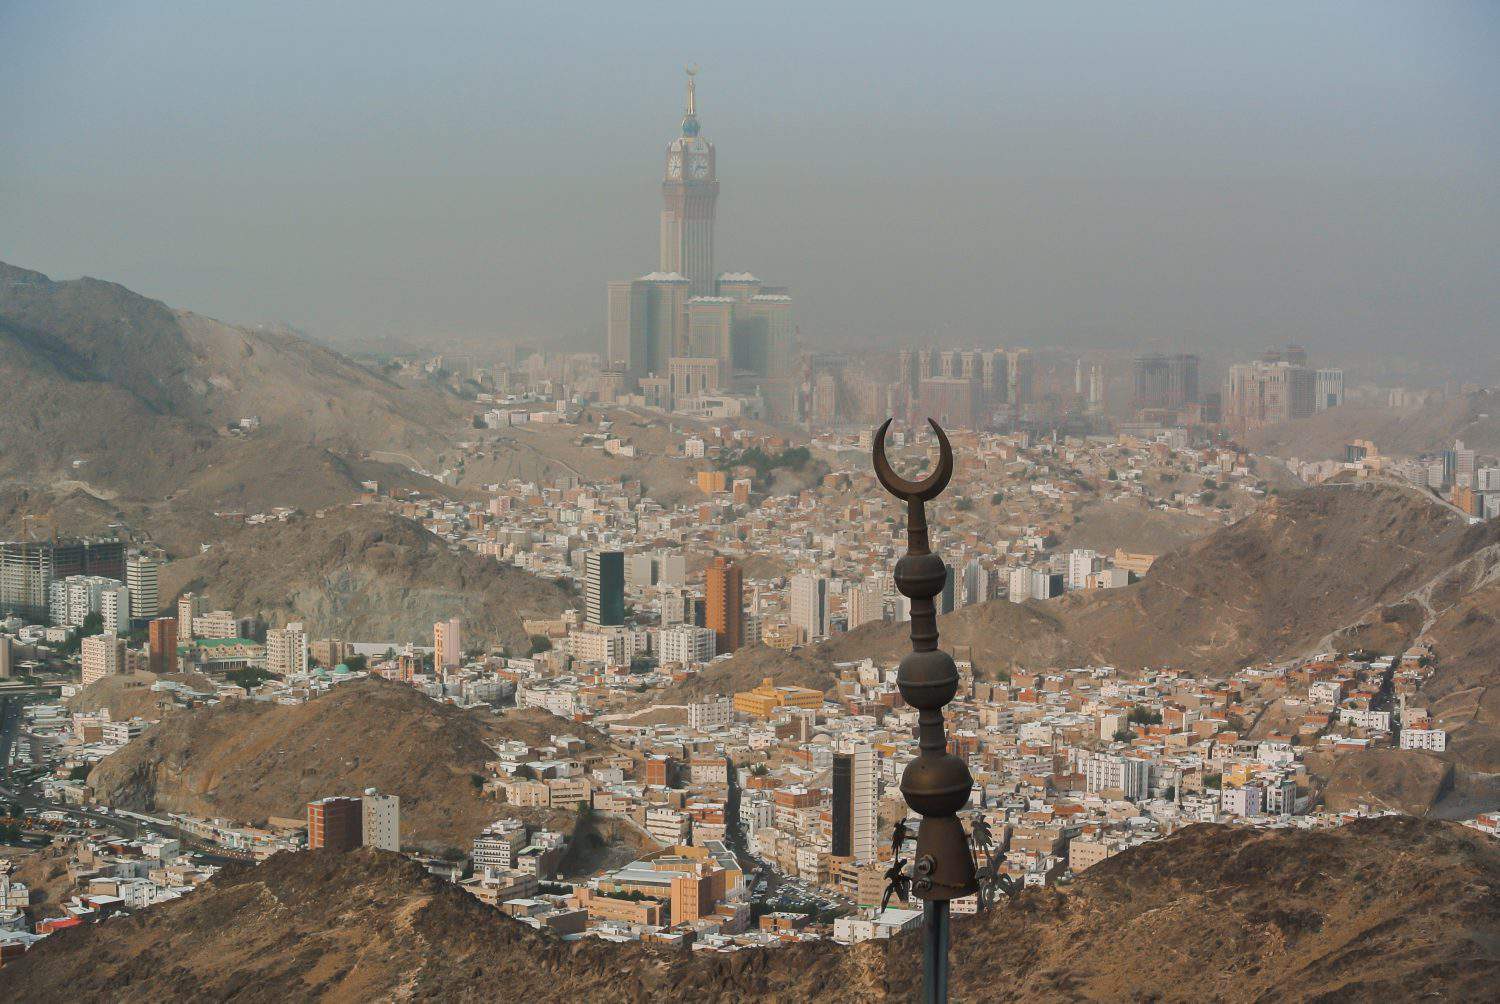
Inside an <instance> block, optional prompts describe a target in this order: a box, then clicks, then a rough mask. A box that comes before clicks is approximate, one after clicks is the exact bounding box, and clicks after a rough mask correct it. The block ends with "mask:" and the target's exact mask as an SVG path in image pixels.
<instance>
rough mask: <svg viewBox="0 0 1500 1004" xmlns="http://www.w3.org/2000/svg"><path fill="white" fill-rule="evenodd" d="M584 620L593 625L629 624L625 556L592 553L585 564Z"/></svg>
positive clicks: (616, 553)
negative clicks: (626, 610) (626, 619)
mask: <svg viewBox="0 0 1500 1004" xmlns="http://www.w3.org/2000/svg"><path fill="white" fill-rule="evenodd" d="M584 608H585V609H584V619H585V620H587V621H588V623H590V624H595V625H600V626H603V625H608V624H624V623H625V553H624V552H623V551H590V552H589V554H588V557H587V558H586V559H585V563H584Z"/></svg>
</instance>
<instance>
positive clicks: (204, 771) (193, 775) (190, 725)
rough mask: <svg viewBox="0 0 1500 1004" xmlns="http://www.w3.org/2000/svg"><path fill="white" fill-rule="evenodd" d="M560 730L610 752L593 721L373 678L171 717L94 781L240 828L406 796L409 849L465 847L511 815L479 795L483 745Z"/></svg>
mask: <svg viewBox="0 0 1500 1004" xmlns="http://www.w3.org/2000/svg"><path fill="white" fill-rule="evenodd" d="M563 734H567V735H574V736H578V737H579V738H582V739H585V740H586V741H587V742H589V743H591V744H592V748H594V749H596V750H598V751H604V750H608V749H611V748H612V747H610V745H609V743H608V740H606V739H604V738H603V737H602V736H600V735H599V734H598V733H596V732H594V731H593V730H592V729H590V728H588V726H584V725H576V724H574V723H572V722H568V721H565V720H563V719H561V718H557V717H555V716H553V715H550V714H548V713H547V712H545V711H538V710H535V709H528V710H526V711H514V712H508V713H506V714H504V715H501V716H498V717H497V716H495V715H492V714H490V713H488V712H470V711H460V710H458V709H456V708H453V707H451V706H448V705H440V704H438V703H436V702H434V701H431V700H428V699H427V698H426V697H424V696H423V695H421V694H419V693H417V692H416V691H415V690H413V689H412V688H411V687H408V686H406V685H404V684H397V683H387V682H385V681H384V680H379V679H373V678H372V679H368V680H361V681H355V682H352V683H347V684H343V685H341V686H338V687H335V688H334V689H333V690H332V691H330V692H329V693H328V694H325V695H323V696H321V697H318V698H316V699H314V700H311V701H308V702H307V703H306V704H300V705H279V704H267V703H262V702H258V701H235V702H230V703H228V704H223V705H218V706H216V707H210V708H202V709H196V710H193V711H180V712H173V713H170V714H168V715H167V717H166V718H165V719H164V720H163V721H162V722H161V724H159V725H157V726H156V727H155V728H153V729H151V730H150V731H148V732H147V733H146V734H145V735H144V736H142V737H141V738H140V739H137V740H136V741H135V742H133V743H131V744H130V745H128V746H126V747H125V748H123V749H122V750H120V751H119V752H118V753H115V754H114V755H112V756H110V757H107V758H105V759H104V760H103V761H102V762H100V764H99V765H98V766H97V767H96V768H94V770H93V772H92V773H91V774H90V775H89V783H90V784H91V785H92V786H93V787H94V788H95V789H96V790H97V791H98V792H99V798H100V800H101V801H102V802H104V803H106V804H108V805H112V806H115V807H118V808H126V809H136V810H141V811H153V810H155V811H168V812H189V813H193V814H195V815H202V816H223V817H225V818H228V819H235V820H240V821H244V822H257V821H263V820H265V819H267V818H269V817H271V816H282V817H288V818H297V817H300V816H302V815H303V814H304V812H305V806H306V804H307V803H308V802H309V801H311V800H313V799H316V798H322V797H324V796H326V795H348V794H357V793H359V792H361V791H363V790H364V789H365V788H367V787H375V788H379V789H380V790H381V791H383V792H386V793H388V794H394V795H399V796H400V797H401V831H402V843H403V844H410V845H412V846H423V847H432V848H444V847H453V846H459V847H466V846H467V845H468V843H469V841H470V840H472V839H473V837H474V836H475V835H476V834H477V833H478V832H479V831H480V830H482V829H484V827H485V826H486V825H488V824H489V823H490V822H492V821H493V820H494V819H495V818H497V817H498V816H500V815H502V814H504V811H505V810H504V807H503V806H501V805H500V804H498V803H496V802H495V801H494V800H493V799H489V798H485V797H483V796H482V795H481V794H480V792H479V785H480V783H481V782H482V780H483V775H484V765H485V763H486V762H487V761H489V760H493V759H494V753H493V752H492V750H491V749H490V748H489V747H488V746H487V745H486V741H487V740H489V741H493V740H499V739H509V738H517V739H521V740H523V741H525V742H528V743H544V742H545V741H546V739H547V737H548V736H551V735H563Z"/></svg>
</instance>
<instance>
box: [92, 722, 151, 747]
mask: <svg viewBox="0 0 1500 1004" xmlns="http://www.w3.org/2000/svg"><path fill="white" fill-rule="evenodd" d="M149 724H150V723H149V722H147V721H146V720H145V719H144V718H132V719H130V720H129V721H126V722H104V723H103V724H102V725H100V726H99V731H100V733H101V734H102V736H103V739H104V741H105V742H107V743H109V744H110V745H112V746H124V745H125V744H126V743H128V742H130V741H131V740H132V739H135V738H136V737H138V736H139V735H140V734H141V733H142V732H144V731H146V726H147V725H149Z"/></svg>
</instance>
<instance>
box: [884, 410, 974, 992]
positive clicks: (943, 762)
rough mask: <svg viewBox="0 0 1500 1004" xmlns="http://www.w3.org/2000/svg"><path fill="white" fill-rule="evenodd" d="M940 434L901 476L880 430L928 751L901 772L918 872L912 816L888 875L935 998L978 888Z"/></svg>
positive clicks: (909, 687)
mask: <svg viewBox="0 0 1500 1004" xmlns="http://www.w3.org/2000/svg"><path fill="white" fill-rule="evenodd" d="M927 421H928V424H929V425H930V426H932V432H933V435H935V436H936V437H937V441H938V462H937V464H936V465H935V466H934V468H933V470H932V472H931V473H929V474H928V476H927V477H925V478H923V479H922V480H921V481H907V480H906V479H904V478H902V477H901V476H900V475H898V474H897V473H896V472H895V470H894V469H893V468H892V467H891V465H890V462H889V461H888V460H887V459H886V456H885V434H886V430H887V429H889V428H890V425H891V422H890V420H889V419H887V420H886V422H885V424H884V425H882V426H881V427H880V429H879V430H878V431H877V432H876V433H875V441H874V450H873V457H872V459H873V461H874V465H875V477H876V478H877V479H878V480H879V481H880V484H881V486H882V487H884V488H885V490H886V491H888V492H890V493H891V494H892V495H894V496H895V497H896V498H898V499H900V500H901V501H903V502H905V503H906V544H907V548H906V554H905V555H903V556H902V557H901V559H900V560H899V561H897V562H896V569H895V580H896V589H897V590H898V591H899V592H900V593H901V595H903V596H905V597H907V598H908V599H910V600H911V646H912V650H911V652H910V654H908V655H907V656H905V657H904V658H903V659H902V660H901V666H900V668H899V669H898V670H897V673H896V685H897V687H898V688H899V689H900V691H901V697H902V699H903V700H905V701H906V703H907V704H908V705H910V706H911V707H913V708H915V709H917V745H918V747H919V748H920V750H921V753H920V754H919V755H918V756H917V758H916V759H915V760H913V761H911V763H909V764H907V766H906V770H905V771H904V772H903V773H902V775H901V794H902V795H903V796H905V798H906V804H907V805H908V806H909V807H910V808H912V809H913V810H915V811H916V812H917V814H918V815H920V816H921V817H922V823H921V825H920V826H919V827H918V829H917V848H916V854H915V857H914V859H913V861H912V869H911V874H910V876H909V877H908V876H905V875H904V874H903V872H902V859H901V852H902V844H903V843H904V842H905V837H906V827H905V823H904V821H903V822H902V823H900V824H898V825H897V827H896V833H895V836H894V837H893V839H892V846H891V851H892V858H893V859H895V864H893V865H892V866H891V871H890V872H888V873H887V874H888V876H890V877H891V878H892V885H891V889H890V890H888V891H887V893H886V896H887V897H889V896H890V895H891V891H892V890H894V891H896V892H897V893H898V894H899V895H900V896H901V898H902V900H903V901H904V900H905V899H906V892H905V886H904V883H905V882H906V881H908V878H909V881H910V882H911V889H912V892H914V893H915V894H916V896H917V897H918V898H919V899H921V900H922V901H923V902H922V999H923V1000H924V1001H927V1002H928V1004H945V1002H946V1001H947V1000H948V901H949V900H952V899H955V898H957V897H959V896H967V895H969V894H971V893H974V892H977V891H978V889H979V883H978V881H977V876H976V874H975V865H974V857H973V853H972V851H971V849H970V847H969V836H968V834H966V833H965V832H964V828H963V823H962V822H960V821H959V819H958V816H957V815H956V813H957V812H958V810H959V809H962V808H963V807H964V805H966V804H967V803H968V801H969V793H970V789H971V788H972V787H973V784H974V781H973V778H972V777H971V776H970V774H969V767H968V764H967V763H965V762H964V760H963V758H962V757H959V756H957V755H955V754H953V753H950V752H949V751H948V736H947V731H946V729H945V726H944V721H943V707H944V705H946V704H947V703H948V702H949V701H951V700H953V698H954V696H955V695H956V694H957V692H958V684H959V677H958V666H957V665H956V664H955V663H954V661H953V657H952V656H951V655H949V654H948V653H947V652H944V651H942V650H941V649H939V648H938V626H937V605H936V603H935V602H934V598H935V597H936V596H937V595H938V593H940V592H942V590H943V585H944V583H945V581H946V580H947V578H948V574H949V572H948V567H947V565H945V564H944V563H943V559H942V557H941V556H939V555H937V554H934V553H933V552H932V541H931V538H930V536H929V533H928V529H927V511H926V503H928V502H931V501H932V500H933V499H936V498H937V497H938V496H939V495H941V494H942V493H943V489H944V488H946V487H947V486H948V480H949V479H950V478H951V477H952V476H953V447H952V446H950V445H949V443H948V436H947V434H946V433H944V432H943V430H942V427H941V426H939V425H938V424H937V423H936V422H934V421H932V419H928V420H927Z"/></svg>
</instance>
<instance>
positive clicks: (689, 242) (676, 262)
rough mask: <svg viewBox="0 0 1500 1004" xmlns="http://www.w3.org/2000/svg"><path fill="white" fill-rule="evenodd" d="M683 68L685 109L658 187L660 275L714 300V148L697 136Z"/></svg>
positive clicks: (693, 70)
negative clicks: (676, 276) (669, 275)
mask: <svg viewBox="0 0 1500 1004" xmlns="http://www.w3.org/2000/svg"><path fill="white" fill-rule="evenodd" d="M697 73H698V68H697V67H696V66H689V67H688V68H687V109H686V111H685V113H684V114H683V116H682V135H681V136H678V137H677V138H676V139H674V140H672V142H671V144H669V145H668V146H667V169H666V175H665V176H664V178H663V179H662V183H661V196H662V209H661V271H663V272H668V273H670V272H676V273H678V274H680V275H682V276H684V277H686V279H687V280H688V295H689V296H713V295H714V293H715V288H714V204H715V203H716V202H717V201H718V199H719V180H718V171H717V168H716V166H715V164H714V147H713V144H712V143H710V142H709V141H708V140H706V139H704V138H703V137H702V136H700V135H698V131H699V126H698V101H697V96H696V95H695V93H694V90H693V78H694V77H695V76H697Z"/></svg>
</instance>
